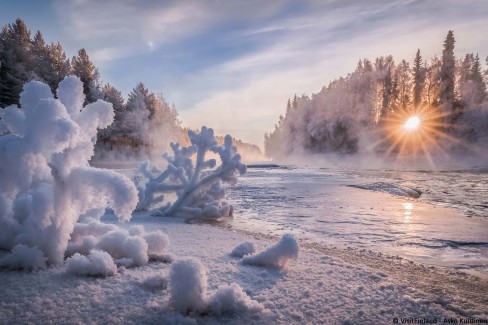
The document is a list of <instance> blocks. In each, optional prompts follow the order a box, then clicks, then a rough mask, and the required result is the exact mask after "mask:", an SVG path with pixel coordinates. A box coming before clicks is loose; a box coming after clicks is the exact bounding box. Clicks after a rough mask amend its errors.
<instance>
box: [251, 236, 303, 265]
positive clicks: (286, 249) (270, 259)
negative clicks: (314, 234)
mask: <svg viewBox="0 0 488 325" xmlns="http://www.w3.org/2000/svg"><path fill="white" fill-rule="evenodd" d="M298 250H299V248H298V243H297V241H296V239H295V238H293V236H292V235H290V234H285V235H283V237H281V239H280V241H279V242H278V243H276V244H275V245H273V246H271V247H268V248H267V249H266V250H264V251H262V252H261V253H259V254H256V255H251V256H247V257H244V258H243V259H242V263H244V264H249V265H256V266H271V267H277V268H281V269H282V268H284V267H285V266H286V264H287V263H288V261H289V260H291V259H297V258H298Z"/></svg>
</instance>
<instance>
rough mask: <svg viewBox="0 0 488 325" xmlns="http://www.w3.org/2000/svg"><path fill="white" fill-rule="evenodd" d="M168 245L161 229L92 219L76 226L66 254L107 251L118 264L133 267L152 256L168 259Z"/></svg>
mask: <svg viewBox="0 0 488 325" xmlns="http://www.w3.org/2000/svg"><path fill="white" fill-rule="evenodd" d="M168 247H169V238H168V236H167V235H166V234H163V233H162V232H161V231H160V230H155V231H152V232H147V233H146V232H145V230H144V227H142V226H140V225H139V226H132V227H129V229H127V230H125V229H120V228H118V227H117V226H115V225H108V224H103V223H101V222H99V221H98V220H93V219H92V220H88V223H85V224H83V223H77V224H76V225H75V227H74V231H73V234H72V235H71V241H70V242H69V244H68V249H67V251H66V255H67V256H71V255H73V254H76V253H79V254H82V255H87V254H88V252H90V251H91V250H93V249H97V250H101V251H104V252H106V253H108V254H109V255H110V256H111V257H112V258H114V259H115V262H116V264H118V265H123V266H125V267H132V266H141V265H145V264H147V263H148V262H149V259H150V258H151V259H154V260H163V261H166V260H167V259H168V256H167V255H165V253H166V250H167V249H168Z"/></svg>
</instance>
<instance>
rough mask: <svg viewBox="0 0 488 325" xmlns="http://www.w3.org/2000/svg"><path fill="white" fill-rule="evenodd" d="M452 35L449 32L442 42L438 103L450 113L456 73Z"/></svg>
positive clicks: (453, 97) (451, 32)
mask: <svg viewBox="0 0 488 325" xmlns="http://www.w3.org/2000/svg"><path fill="white" fill-rule="evenodd" d="M455 42H456V41H455V40H454V33H453V31H451V30H450V31H449V32H448V33H447V36H446V39H445V41H444V49H443V51H442V65H441V70H440V75H439V78H440V83H441V84H440V87H441V89H440V94H439V103H440V105H441V106H442V107H443V109H444V111H446V112H448V113H451V111H452V109H453V102H454V99H455V94H454V82H455V78H456V77H455V73H456V59H455V57H454V43H455Z"/></svg>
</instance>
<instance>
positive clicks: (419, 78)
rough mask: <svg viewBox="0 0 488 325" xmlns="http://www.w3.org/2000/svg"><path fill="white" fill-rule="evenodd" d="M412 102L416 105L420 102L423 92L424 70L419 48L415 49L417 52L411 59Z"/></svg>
mask: <svg viewBox="0 0 488 325" xmlns="http://www.w3.org/2000/svg"><path fill="white" fill-rule="evenodd" d="M412 70H413V71H412V75H413V104H414V106H415V107H418V106H419V105H420V104H422V95H423V92H424V86H425V78H426V71H425V66H424V64H423V60H422V56H421V55H420V49H417V54H416V55H415V59H414V60H413V68H412Z"/></svg>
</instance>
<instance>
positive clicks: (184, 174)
mask: <svg viewBox="0 0 488 325" xmlns="http://www.w3.org/2000/svg"><path fill="white" fill-rule="evenodd" d="M188 135H189V137H190V141H191V143H192V145H191V146H189V147H183V148H180V147H179V144H173V143H172V144H171V149H172V150H173V156H169V155H168V154H165V155H163V157H164V158H165V159H166V161H167V162H168V166H167V169H166V170H165V171H162V170H160V169H158V168H157V167H154V166H153V167H151V166H149V163H148V162H146V163H144V164H142V165H141V166H140V168H139V170H140V173H141V174H142V176H143V179H144V180H145V181H143V182H139V185H138V189H139V204H138V209H139V210H148V209H150V208H151V207H153V206H155V205H157V204H161V203H162V202H163V200H164V194H166V193H176V196H177V198H176V200H175V201H174V202H173V203H170V204H167V205H166V206H164V207H159V208H158V209H157V210H156V211H155V214H156V215H163V216H177V217H183V218H186V219H218V218H221V217H226V216H229V215H230V214H231V213H232V206H230V205H229V204H227V203H226V202H224V201H222V199H223V198H224V195H225V191H224V188H223V187H222V183H228V184H231V185H233V184H236V183H237V175H238V174H243V173H245V172H246V166H245V165H244V164H242V163H241V156H240V155H239V154H238V153H237V151H236V148H235V147H234V145H233V144H232V138H231V137H230V136H226V137H225V140H224V144H223V145H222V146H218V145H217V141H216V140H215V137H214V133H213V130H212V129H209V128H206V127H205V126H204V127H202V130H201V132H200V133H196V132H193V131H191V130H190V131H188ZM208 152H213V153H214V154H217V155H219V157H220V161H221V165H219V166H218V167H216V168H215V166H216V164H217V162H216V160H215V159H206V158H205V156H206V154H207V153H208ZM195 154H196V161H195V166H193V161H192V156H193V155H195Z"/></svg>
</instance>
